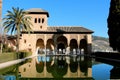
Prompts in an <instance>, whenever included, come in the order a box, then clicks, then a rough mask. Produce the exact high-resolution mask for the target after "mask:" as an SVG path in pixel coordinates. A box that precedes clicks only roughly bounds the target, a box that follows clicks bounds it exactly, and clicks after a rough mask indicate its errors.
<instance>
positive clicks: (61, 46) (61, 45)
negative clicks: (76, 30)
mask: <svg viewBox="0 0 120 80" xmlns="http://www.w3.org/2000/svg"><path fill="white" fill-rule="evenodd" d="M57 49H61V50H63V49H65V45H64V44H63V43H59V44H58V46H57Z"/></svg>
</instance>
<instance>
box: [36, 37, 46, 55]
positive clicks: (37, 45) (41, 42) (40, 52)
mask: <svg viewBox="0 0 120 80" xmlns="http://www.w3.org/2000/svg"><path fill="white" fill-rule="evenodd" d="M38 47H39V50H38V54H43V53H44V49H45V45H44V41H43V40H42V39H38V40H37V42H36V48H38Z"/></svg>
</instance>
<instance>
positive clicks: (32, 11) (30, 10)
mask: <svg viewBox="0 0 120 80" xmlns="http://www.w3.org/2000/svg"><path fill="white" fill-rule="evenodd" d="M26 12H28V13H31V14H32V13H37V14H47V16H48V17H49V13H48V12H47V11H46V10H43V9H41V8H31V9H29V10H26Z"/></svg>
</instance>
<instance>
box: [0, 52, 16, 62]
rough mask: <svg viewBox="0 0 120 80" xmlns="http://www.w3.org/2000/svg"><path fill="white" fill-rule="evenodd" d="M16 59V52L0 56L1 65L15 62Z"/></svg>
mask: <svg viewBox="0 0 120 80" xmlns="http://www.w3.org/2000/svg"><path fill="white" fill-rule="evenodd" d="M15 59H16V55H15V53H14V52H10V53H1V54H0V63H2V62H7V61H11V60H15Z"/></svg>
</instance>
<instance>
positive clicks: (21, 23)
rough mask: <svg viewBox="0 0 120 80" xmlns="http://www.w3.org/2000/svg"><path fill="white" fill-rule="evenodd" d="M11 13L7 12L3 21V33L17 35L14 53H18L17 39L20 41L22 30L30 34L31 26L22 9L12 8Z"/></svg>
mask: <svg viewBox="0 0 120 80" xmlns="http://www.w3.org/2000/svg"><path fill="white" fill-rule="evenodd" d="M12 9H13V12H12V11H7V12H8V14H7V15H6V17H5V18H4V19H3V20H4V21H5V22H4V23H3V26H4V31H5V32H11V34H12V33H17V43H16V52H18V51H19V39H20V33H21V31H22V30H24V31H28V32H30V30H31V27H30V25H32V24H31V23H30V19H31V18H30V17H28V16H26V13H25V12H24V11H23V9H19V8H12Z"/></svg>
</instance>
